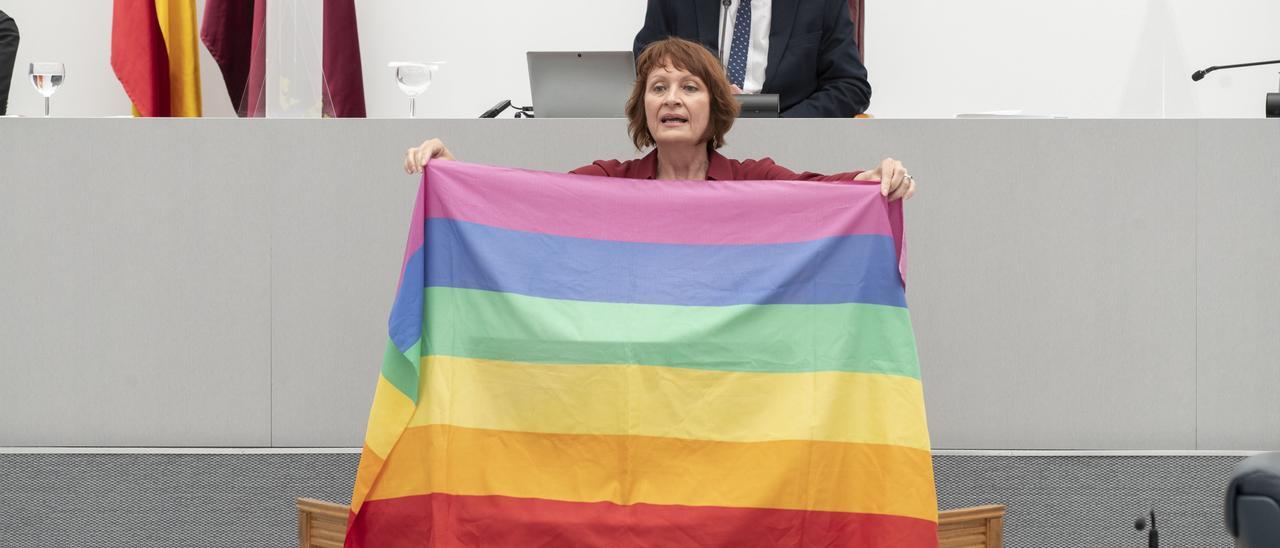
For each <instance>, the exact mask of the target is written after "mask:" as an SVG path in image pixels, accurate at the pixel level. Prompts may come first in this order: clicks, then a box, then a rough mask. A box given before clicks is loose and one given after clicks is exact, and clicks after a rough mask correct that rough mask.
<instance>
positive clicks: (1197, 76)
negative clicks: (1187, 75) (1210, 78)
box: [1191, 59, 1280, 82]
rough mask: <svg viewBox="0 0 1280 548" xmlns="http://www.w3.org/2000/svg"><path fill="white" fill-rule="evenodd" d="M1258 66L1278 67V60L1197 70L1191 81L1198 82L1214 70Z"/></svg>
mask: <svg viewBox="0 0 1280 548" xmlns="http://www.w3.org/2000/svg"><path fill="white" fill-rule="evenodd" d="M1258 65H1280V59H1277V60H1275V61H1259V62H1257V63H1241V64H1239V65H1222V66H1220V67H1209V68H1207V69H1204V70H1197V71H1195V72H1193V73H1191V79H1192V80H1193V81H1196V82H1199V81H1200V80H1203V79H1204V77H1205V75H1206V74H1209V73H1210V72H1213V71H1215V70H1222V69H1229V68H1240V67H1256V66H1258Z"/></svg>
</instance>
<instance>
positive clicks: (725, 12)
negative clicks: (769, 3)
mask: <svg viewBox="0 0 1280 548" xmlns="http://www.w3.org/2000/svg"><path fill="white" fill-rule="evenodd" d="M743 1H750V0H743ZM731 3H733V2H732V0H720V45H719V46H718V49H717V50H716V56H717V57H719V58H720V64H722V65H723V64H724V62H725V61H724V59H725V57H726V56H725V53H724V27H725V25H728V24H729V4H731Z"/></svg>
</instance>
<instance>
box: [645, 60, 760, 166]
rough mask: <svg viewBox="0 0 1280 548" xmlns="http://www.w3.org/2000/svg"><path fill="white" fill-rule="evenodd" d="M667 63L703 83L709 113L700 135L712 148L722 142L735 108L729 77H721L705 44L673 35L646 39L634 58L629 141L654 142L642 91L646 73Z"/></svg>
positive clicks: (715, 61) (736, 115)
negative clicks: (657, 38)
mask: <svg viewBox="0 0 1280 548" xmlns="http://www.w3.org/2000/svg"><path fill="white" fill-rule="evenodd" d="M667 64H670V65H671V66H673V67H675V68H677V69H680V70H685V71H689V73H690V74H693V75H694V76H697V77H698V78H701V79H702V82H703V83H704V84H706V85H707V93H709V94H711V116H710V120H708V122H707V134H706V135H703V138H704V139H706V141H707V146H709V147H711V148H712V149H717V148H720V147H722V146H724V134H726V133H728V132H729V128H731V127H733V120H734V119H735V118H737V117H738V108H739V107H738V101H737V100H736V99H734V98H733V92H732V91H731V89H730V84H729V79H728V78H725V75H724V68H723V67H721V66H720V61H719V60H717V59H716V57H715V55H712V54H711V52H710V51H707V48H704V47H702V46H700V45H698V44H696V43H694V42H690V41H688V40H685V39H682V38H675V37H671V38H666V39H663V40H658V41H657V42H653V43H650V44H649V45H648V46H646V47H645V48H644V51H643V52H641V53H640V57H639V58H637V59H636V83H635V86H633V87H632V88H631V98H629V99H627V131H628V132H629V133H630V134H631V142H633V143H635V145H636V149H637V150H639V149H643V148H645V147H648V146H653V145H654V144H655V143H654V141H653V134H652V133H649V124H648V123H647V122H646V120H645V112H644V94H645V90H646V89H647V88H648V86H647V83H648V80H649V73H650V72H653V69H656V68H661V67H664V66H666V65H667Z"/></svg>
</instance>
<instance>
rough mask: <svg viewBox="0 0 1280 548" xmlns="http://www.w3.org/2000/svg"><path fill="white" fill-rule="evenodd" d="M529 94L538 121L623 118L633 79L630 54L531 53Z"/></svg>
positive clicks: (632, 65)
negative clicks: (545, 119)
mask: <svg viewBox="0 0 1280 548" xmlns="http://www.w3.org/2000/svg"><path fill="white" fill-rule="evenodd" d="M527 56H528V57H527V58H528V61H529V91H530V93H531V95H532V98H533V112H534V114H536V115H537V117H538V118H625V117H626V112H625V109H626V104H627V98H628V97H630V96H631V87H632V86H633V85H634V84H635V80H636V61H635V58H634V57H633V56H632V53H631V52H629V51H531V52H528V53H527Z"/></svg>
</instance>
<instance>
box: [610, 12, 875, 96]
mask: <svg viewBox="0 0 1280 548" xmlns="http://www.w3.org/2000/svg"><path fill="white" fill-rule="evenodd" d="M722 2H723V3H722ZM724 3H727V4H729V5H728V6H727V7H726V6H725V5H724ZM722 15H723V16H724V19H725V21H724V24H723V27H724V36H723V38H722V37H721V28H722V22H721V17H722ZM748 22H749V23H748ZM762 27H763V28H762ZM668 36H678V37H681V38H685V39H687V40H692V41H694V42H698V43H701V44H702V45H703V46H705V47H706V48H707V49H710V50H711V51H712V52H716V53H718V55H719V57H720V59H721V60H722V61H724V63H725V69H726V72H728V74H729V79H730V81H732V82H733V83H734V85H736V86H738V87H739V88H741V89H742V90H744V91H745V92H747V93H776V94H778V101H779V103H780V104H779V107H780V110H781V114H782V116H784V117H790V118H846V117H851V116H854V115H855V114H859V113H862V112H863V111H865V110H866V109H867V106H868V105H870V103H871V84H870V83H869V82H867V69H866V67H864V66H863V65H862V60H861V59H860V58H859V57H858V46H857V45H856V44H855V43H854V40H853V22H852V21H851V20H850V19H849V5H848V4H847V2H846V0H772V1H769V0H649V8H648V12H647V13H646V14H645V19H644V27H643V28H641V29H640V32H639V33H638V34H636V40H635V46H634V50H635V54H636V55H637V56H639V55H640V52H641V51H642V50H643V49H644V47H645V46H646V45H648V44H649V43H650V42H653V41H655V40H660V39H663V38H666V37H668ZM721 40H723V41H724V43H725V45H724V49H725V51H724V52H722V53H721V48H720V41H721ZM753 73H754V74H755V77H754V78H753V76H752V75H753ZM753 87H754V89H753Z"/></svg>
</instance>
